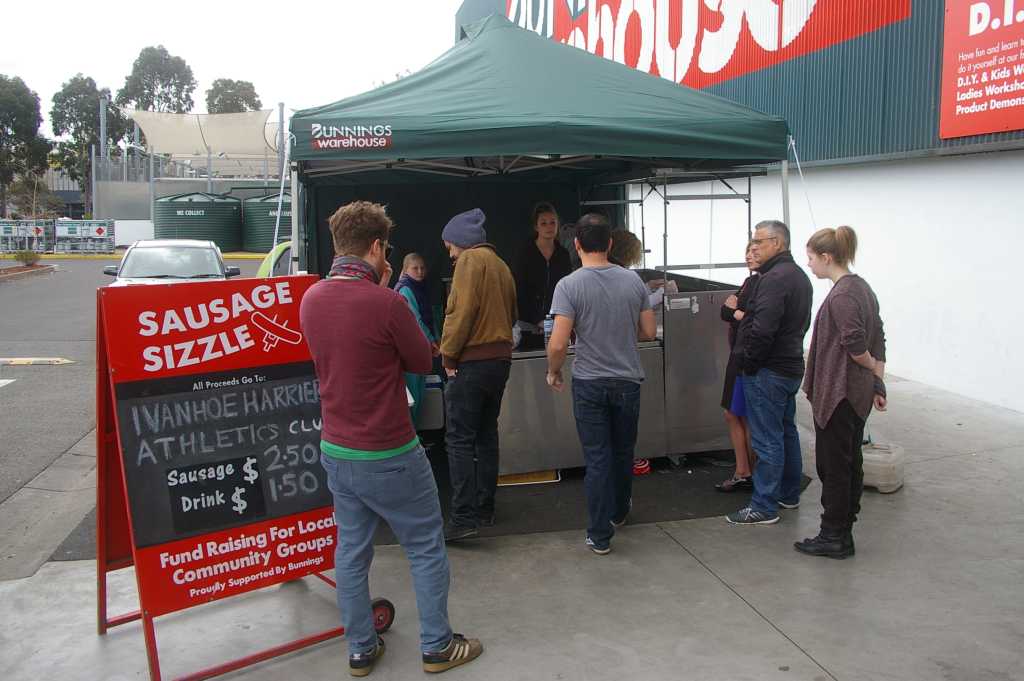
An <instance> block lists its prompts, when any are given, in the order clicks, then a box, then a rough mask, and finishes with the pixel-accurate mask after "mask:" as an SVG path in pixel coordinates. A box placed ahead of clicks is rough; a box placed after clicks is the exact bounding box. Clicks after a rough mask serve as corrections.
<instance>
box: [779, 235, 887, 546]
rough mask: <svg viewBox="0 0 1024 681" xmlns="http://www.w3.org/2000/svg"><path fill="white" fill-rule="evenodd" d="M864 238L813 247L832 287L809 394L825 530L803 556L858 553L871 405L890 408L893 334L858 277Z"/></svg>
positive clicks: (818, 325) (819, 238)
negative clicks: (853, 267)
mask: <svg viewBox="0 0 1024 681" xmlns="http://www.w3.org/2000/svg"><path fill="white" fill-rule="evenodd" d="M856 254H857V235H856V233H855V232H854V231H853V230H852V229H851V228H849V227H839V228H838V229H822V230H819V231H817V232H815V233H814V235H813V236H812V237H811V239H810V241H808V242H807V261H808V262H807V265H808V267H810V268H811V272H812V273H813V274H814V276H816V277H817V278H818V279H830V280H831V281H832V284H833V285H832V290H831V291H829V293H828V296H826V297H825V301H824V302H823V303H822V304H821V308H820V309H819V310H818V316H817V317H816V318H815V320H814V333H813V335H812V336H811V349H810V351H809V352H808V353H807V372H806V374H805V378H804V392H805V393H807V399H808V400H810V401H811V412H812V414H813V415H814V434H815V458H816V460H817V466H818V478H819V479H820V480H821V505H822V507H823V509H824V512H823V513H822V514H821V530H820V531H819V532H818V536H816V537H812V538H810V539H805V540H803V541H800V542H796V544H794V547H795V548H796V550H797V551H799V552H801V553H806V554H808V555H811V556H824V557H826V558H846V557H847V556H852V555H853V554H854V552H855V549H854V545H853V524H854V523H855V522H856V521H857V514H858V513H859V512H860V496H861V492H862V491H863V489H864V456H863V454H862V453H861V444H862V443H863V440H864V423H865V422H866V421H867V418H868V415H869V414H870V413H871V407H872V406H874V408H875V409H878V410H879V411H885V409H886V407H887V406H888V405H887V402H886V397H885V383H883V382H882V379H883V377H884V376H885V331H884V329H883V326H882V318H881V316H880V315H879V314H878V298H876V297H875V293H874V291H872V290H871V287H870V286H868V283H867V282H866V281H864V280H863V279H861V278H860V277H859V276H858V275H856V274H852V273H851V272H850V264H851V263H853V259H854V257H855V256H856Z"/></svg>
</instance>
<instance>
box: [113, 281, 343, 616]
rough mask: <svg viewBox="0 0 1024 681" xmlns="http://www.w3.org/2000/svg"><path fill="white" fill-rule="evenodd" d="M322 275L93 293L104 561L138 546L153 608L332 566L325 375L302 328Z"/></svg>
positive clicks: (148, 609) (147, 607)
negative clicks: (308, 297) (106, 431)
mask: <svg viewBox="0 0 1024 681" xmlns="http://www.w3.org/2000/svg"><path fill="white" fill-rule="evenodd" d="M316 281H317V278H316V277H312V276H303V277H282V278H274V279H238V280H234V281H222V282H204V283H191V284H173V285H166V286H164V285H159V286H127V287H122V288H104V289H100V291H99V292H98V315H99V317H98V319H99V324H98V329H99V331H98V332H99V334H100V336H101V337H102V338H100V339H98V343H97V345H98V352H99V353H100V354H101V357H100V361H99V370H100V372H101V373H100V377H99V383H100V385H99V386H98V392H99V399H100V401H101V402H102V404H100V405H99V407H98V419H101V418H107V419H109V421H110V422H111V423H112V425H113V428H111V429H110V430H111V431H112V432H113V433H116V435H114V436H113V437H111V438H109V439H110V442H109V443H108V445H107V446H103V444H102V436H100V437H101V455H102V456H103V458H104V462H105V464H106V474H102V473H101V475H100V485H101V486H104V485H105V486H106V487H107V489H105V490H103V489H101V490H100V500H101V501H100V513H99V514H98V539H99V543H100V544H101V557H102V560H101V561H99V562H100V563H103V565H100V570H105V569H107V567H108V566H111V565H113V566H117V563H118V560H117V559H118V558H119V557H118V556H117V555H116V554H117V553H118V547H119V546H120V547H124V546H128V547H130V550H131V556H130V558H131V560H130V562H133V563H134V564H135V568H136V574H137V579H138V585H139V595H140V600H141V602H142V611H143V612H144V613H145V614H146V615H147V616H149V617H155V616H158V615H162V614H166V613H170V612H174V611H177V610H181V609H184V608H188V607H192V606H194V605H198V604H200V603H206V602H209V601H211V600H215V599H219V598H224V597H227V596H231V595H235V594H239V593H242V592H245V591H249V590H252V589H255V588H259V587H264V586H269V585H272V584H276V583H279V582H282V581H288V580H292V579H296V578H299V577H303V576H306V575H309V574H312V573H314V572H317V573H318V572H322V571H324V570H328V569H330V568H332V567H333V562H334V548H335V541H336V539H335V536H336V535H335V532H336V530H335V523H334V517H333V514H332V509H331V495H330V492H329V491H328V489H327V484H326V479H325V474H324V471H323V468H322V467H321V465H320V427H321V421H320V393H319V385H318V383H317V379H316V374H315V372H314V369H313V364H312V361H311V359H310V356H309V351H308V349H307V347H306V343H305V340H304V338H303V336H302V333H301V330H300V328H299V302H300V300H301V299H302V295H303V294H304V293H305V291H306V290H307V289H308V288H309V287H310V286H311V285H312V284H313V283H315V282H316ZM104 396H105V398H104ZM101 430H102V429H101ZM102 467H103V466H101V468H102ZM115 486H116V487H118V488H119V489H116V490H115V489H113V488H114V487H115ZM119 494H120V495H123V503H121V499H118V498H117V497H118V495H119ZM104 500H106V503H104ZM119 511H120V514H121V516H123V517H119ZM125 533H127V534H128V537H127V540H126V538H125V537H123V536H122V537H118V536H116V535H118V534H125ZM122 552H123V549H122ZM111 554H113V555H111ZM120 558H122V559H126V558H128V556H120ZM129 564H130V563H129Z"/></svg>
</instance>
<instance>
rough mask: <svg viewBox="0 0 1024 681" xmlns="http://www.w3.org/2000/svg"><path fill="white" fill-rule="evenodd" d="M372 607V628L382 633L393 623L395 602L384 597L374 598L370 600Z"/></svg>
mask: <svg viewBox="0 0 1024 681" xmlns="http://www.w3.org/2000/svg"><path fill="white" fill-rule="evenodd" d="M370 607H371V608H372V609H373V628H374V629H376V630H377V633H378V634H383V633H384V632H385V631H387V630H388V629H390V628H391V625H392V624H394V623H395V604H394V603H392V602H391V601H389V600H388V599H386V598H375V599H373V601H371V602H370Z"/></svg>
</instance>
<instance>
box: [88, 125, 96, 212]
mask: <svg viewBox="0 0 1024 681" xmlns="http://www.w3.org/2000/svg"><path fill="white" fill-rule="evenodd" d="M89 182H90V184H91V185H92V192H91V193H90V196H89V215H91V216H92V219H93V220H95V219H96V145H95V144H90V145H89Z"/></svg>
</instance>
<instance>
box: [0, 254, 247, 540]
mask: <svg viewBox="0 0 1024 681" xmlns="http://www.w3.org/2000/svg"><path fill="white" fill-rule="evenodd" d="M116 262H117V259H116V258H111V259H110V260H68V261H50V262H49V263H48V264H57V265H59V267H58V270H57V271H56V272H54V273H53V274H47V275H41V276H33V277H28V278H25V279H20V280H17V281H12V282H5V283H2V284H0V357H63V358H65V359H68V360H71V362H72V363H71V364H64V365H57V366H46V365H34V366H0V504H3V503H4V502H5V501H7V500H8V499H10V498H11V497H12V496H13V495H15V494H16V493H18V492H19V490H22V489H23V488H24V487H25V486H26V484H28V483H29V482H30V481H32V480H33V479H34V478H36V476H38V475H39V474H40V473H42V472H43V471H44V470H45V469H47V467H49V466H51V464H53V463H54V462H55V461H57V459H59V458H60V457H62V456H63V455H65V453H71V454H76V453H78V450H76V451H71V450H72V448H74V447H75V445H76V444H78V443H80V441H81V444H79V448H78V449H82V450H83V451H84V449H88V444H89V439H86V440H84V441H83V438H85V437H86V436H87V435H88V434H89V433H90V432H92V430H93V429H94V428H95V425H96V418H95V411H96V410H95V381H96V289H97V288H99V287H101V286H103V285H105V284H107V283H108V282H109V281H110V277H108V276H106V275H104V274H103V266H104V265H108V264H115V263H116ZM232 264H237V265H238V266H240V267H241V268H242V274H243V276H252V275H253V274H255V272H256V268H257V267H258V266H259V261H256V260H240V261H237V262H236V261H233V262H232ZM12 379H13V380H12ZM6 381H11V382H9V383H8V382H6ZM69 460H71V461H74V460H73V459H69ZM44 479H45V478H44ZM37 491H38V492H39V493H40V494H38V495H35V496H37V497H38V499H39V501H38V503H40V504H43V503H48V504H51V505H52V504H54V503H60V499H61V498H62V497H59V496H46V495H45V493H46V492H50V491H64V490H63V489H62V488H60V489H58V487H54V488H53V489H49V488H47V487H46V486H45V485H43V486H41V488H40V489H39V490H37ZM12 501H13V500H12ZM25 504H29V505H31V502H29V501H26V502H24V503H22V504H19V508H21V509H22V510H21V512H23V513H25V512H27V513H29V515H31V511H32V509H31V508H27V507H26V506H25ZM88 510H89V509H88V508H85V509H84V511H79V510H76V511H75V512H76V513H77V514H78V517H77V518H76V519H75V520H74V523H72V524H71V527H74V526H75V525H76V524H77V523H78V522H79V521H80V520H81V519H82V517H84V515H85V513H86V512H88ZM39 511H40V512H43V511H45V512H47V513H59V512H60V509H54V508H46V509H39ZM62 526H63V525H62ZM68 529H70V528H68ZM65 534H66V533H65ZM63 538H64V537H63V536H59V537H54V538H51V539H50V540H51V541H53V546H52V547H51V551H52V549H53V548H56V546H57V545H58V544H60V542H61V540H62V539H63ZM11 540H12V538H11V537H7V536H0V557H3V556H4V555H5V554H6V553H7V549H8V544H9V543H10V541H11Z"/></svg>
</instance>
